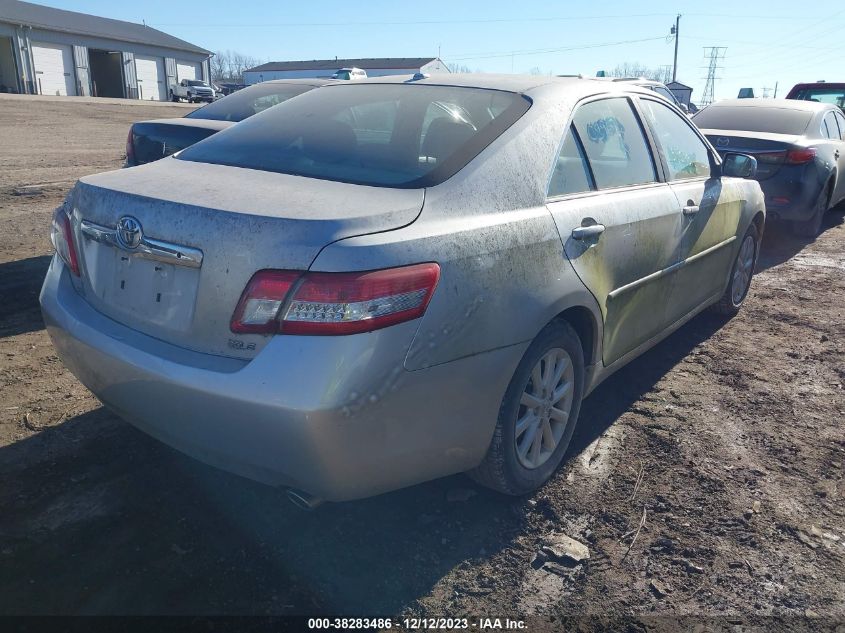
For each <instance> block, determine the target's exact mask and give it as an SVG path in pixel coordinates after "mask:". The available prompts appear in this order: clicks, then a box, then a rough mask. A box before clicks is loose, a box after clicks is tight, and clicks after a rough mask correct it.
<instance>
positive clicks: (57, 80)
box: [32, 42, 76, 95]
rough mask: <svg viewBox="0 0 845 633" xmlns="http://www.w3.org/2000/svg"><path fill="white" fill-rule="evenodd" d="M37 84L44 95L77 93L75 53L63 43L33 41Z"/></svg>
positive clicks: (33, 58) (33, 59)
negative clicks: (74, 68)
mask: <svg viewBox="0 0 845 633" xmlns="http://www.w3.org/2000/svg"><path fill="white" fill-rule="evenodd" d="M32 61H33V62H34V64H35V84H36V86H37V87H38V92H39V93H41V94H43V95H75V94H76V79H75V77H74V74H73V53H72V52H71V49H70V46H64V45H62V44H46V43H37V42H33V43H32Z"/></svg>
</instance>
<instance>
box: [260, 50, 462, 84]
mask: <svg viewBox="0 0 845 633" xmlns="http://www.w3.org/2000/svg"><path fill="white" fill-rule="evenodd" d="M353 67H354V68H361V69H363V70H366V71H367V75H368V76H370V77H383V76H385V75H413V74H414V73H429V74H436V73H448V72H449V69H448V68H447V67H446V64H444V63H443V62H442V61H441V60H440V58H438V57H371V58H363V59H337V58H335V59H311V60H306V61H298V62H267V63H266V64H261V65H260V66H256V67H255V68H250V69H248V70H245V71H244V83H245V84H248V85H249V84H257V83H261V82H262V81H269V80H270V79H302V78H305V77H308V78H327V77H331V76H332V73H333V72H335V71H336V70H339V69H341V68H353Z"/></svg>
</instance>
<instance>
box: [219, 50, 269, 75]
mask: <svg viewBox="0 0 845 633" xmlns="http://www.w3.org/2000/svg"><path fill="white" fill-rule="evenodd" d="M260 63H261V60H260V59H258V58H257V57H252V56H251V55H244V54H243V53H239V52H237V51H229V50H227V51H217V52H216V53H215V54H214V57H212V58H211V77H212V79H213V80H214V81H232V82H236V83H242V82H243V74H244V71H245V70H248V69H250V68H252V67H253V66H258V65H259V64H260Z"/></svg>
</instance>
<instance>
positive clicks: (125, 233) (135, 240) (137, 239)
mask: <svg viewBox="0 0 845 633" xmlns="http://www.w3.org/2000/svg"><path fill="white" fill-rule="evenodd" d="M143 235H144V234H143V232H142V231H141V223H140V222H138V220H136V219H135V218H133V217H132V216H130V215H124V216H123V217H122V218H120V219H119V220H118V221H117V241H118V242H120V245H121V246H123V247H124V248H130V249H131V248H138V246H139V245H140V244H141V240H142V239H143Z"/></svg>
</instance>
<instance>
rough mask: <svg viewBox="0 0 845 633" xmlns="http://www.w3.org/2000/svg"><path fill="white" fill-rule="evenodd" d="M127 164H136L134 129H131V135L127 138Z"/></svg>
mask: <svg viewBox="0 0 845 633" xmlns="http://www.w3.org/2000/svg"><path fill="white" fill-rule="evenodd" d="M126 162H127V164H129V165H134V164H135V143H133V141H132V127H131V126H130V127H129V134H128V136H127V137H126Z"/></svg>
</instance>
